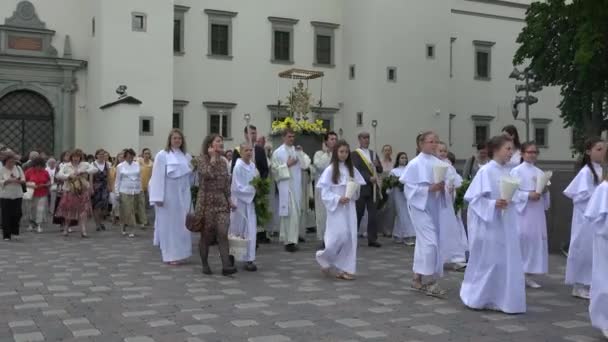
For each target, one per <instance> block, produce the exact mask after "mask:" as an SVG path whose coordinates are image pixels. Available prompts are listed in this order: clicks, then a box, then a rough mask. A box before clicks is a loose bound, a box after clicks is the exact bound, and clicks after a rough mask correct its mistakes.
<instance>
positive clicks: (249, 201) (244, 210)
mask: <svg viewBox="0 0 608 342" xmlns="http://www.w3.org/2000/svg"><path fill="white" fill-rule="evenodd" d="M240 151H241V158H239V159H237V161H236V164H235V165H234V170H233V171H232V184H231V188H230V189H231V194H232V202H233V203H235V204H236V210H235V211H233V212H232V213H231V214H230V229H229V231H228V232H229V234H233V235H236V236H242V237H245V238H246V239H247V240H248V244H247V254H246V255H245V256H244V257H243V260H239V261H245V262H246V263H247V264H246V265H245V270H246V271H250V272H254V271H256V270H257V266H256V265H255V263H254V261H255V245H256V238H257V221H256V220H257V218H256V216H255V204H254V203H253V199H254V198H255V188H254V187H253V185H251V181H252V180H253V179H254V178H255V177H256V175H257V170H256V168H255V164H254V163H253V162H252V161H251V157H252V155H253V153H252V148H251V146H249V145H248V144H241V146H240Z"/></svg>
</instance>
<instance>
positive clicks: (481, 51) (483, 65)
mask: <svg viewBox="0 0 608 342" xmlns="http://www.w3.org/2000/svg"><path fill="white" fill-rule="evenodd" d="M494 44H495V43H494V42H486V41H480V40H474V41H473V47H474V50H473V51H474V62H475V64H474V71H475V75H474V78H475V79H476V80H480V81H489V80H491V79H492V47H493V46H494Z"/></svg>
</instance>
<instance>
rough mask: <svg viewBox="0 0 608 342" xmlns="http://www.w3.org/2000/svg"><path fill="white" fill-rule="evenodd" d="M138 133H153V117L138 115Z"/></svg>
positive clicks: (147, 134) (145, 134)
mask: <svg viewBox="0 0 608 342" xmlns="http://www.w3.org/2000/svg"><path fill="white" fill-rule="evenodd" d="M139 135H142V136H151V135H154V117H152V116H140V117H139Z"/></svg>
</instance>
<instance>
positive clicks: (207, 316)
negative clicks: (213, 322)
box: [192, 313, 219, 321]
mask: <svg viewBox="0 0 608 342" xmlns="http://www.w3.org/2000/svg"><path fill="white" fill-rule="evenodd" d="M218 317H219V316H218V315H216V314H208V313H206V314H196V315H192V318H194V319H195V320H197V321H204V320H207V319H214V318H218Z"/></svg>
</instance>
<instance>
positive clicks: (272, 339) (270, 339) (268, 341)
mask: <svg viewBox="0 0 608 342" xmlns="http://www.w3.org/2000/svg"><path fill="white" fill-rule="evenodd" d="M247 341H248V342H290V341H291V339H290V338H289V337H287V336H283V335H270V336H260V337H251V338H249V339H248V340H247Z"/></svg>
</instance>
